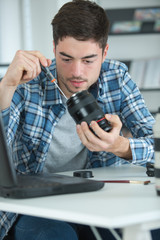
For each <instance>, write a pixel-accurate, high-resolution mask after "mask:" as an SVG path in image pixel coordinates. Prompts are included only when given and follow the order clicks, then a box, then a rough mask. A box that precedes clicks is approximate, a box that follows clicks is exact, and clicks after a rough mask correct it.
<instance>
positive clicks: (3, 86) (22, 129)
mask: <svg viewBox="0 0 160 240" xmlns="http://www.w3.org/2000/svg"><path fill="white" fill-rule="evenodd" d="M52 26H53V40H54V41H53V49H54V54H55V59H56V60H53V61H51V60H49V59H46V58H45V56H43V55H42V54H41V53H40V52H38V51H17V53H16V55H15V57H14V59H13V61H12V63H11V65H10V66H9V68H8V71H7V73H6V75H5V76H4V78H3V79H2V81H1V83H0V107H1V109H2V115H3V119H4V123H5V126H6V127H7V140H8V144H9V146H10V148H11V149H12V156H13V161H14V163H15V168H16V171H17V173H19V174H22V173H23V174H25V173H37V172H42V171H43V172H44V171H45V172H58V171H65V170H75V169H84V168H88V167H103V166H110V165H121V164H124V163H127V162H132V163H133V164H139V165H143V166H145V164H146V162H147V161H152V160H153V157H154V150H153V139H152V125H153V123H154V119H153V117H152V116H151V114H150V113H149V111H148V109H147V108H146V106H145V104H144V100H143V99H142V97H141V94H140V92H139V90H138V88H137V86H136V84H135V83H134V82H133V81H132V80H131V77H130V75H129V74H128V72H127V67H126V66H125V65H124V64H122V63H120V62H118V61H113V60H107V59H106V56H107V51H108V44H107V38H108V28H109V21H108V19H107V16H106V14H105V12H104V10H103V9H102V8H101V7H99V6H98V5H96V4H95V3H92V2H90V1H84V0H79V1H73V2H69V3H67V4H65V5H64V6H63V7H62V8H61V9H60V10H59V12H58V13H57V15H56V16H55V17H54V19H53V21H52ZM40 63H41V64H42V65H43V66H48V67H49V69H50V70H51V72H52V74H53V75H54V76H55V78H56V79H57V82H58V85H59V87H60V88H61V89H62V91H63V92H64V94H65V95H66V96H67V98H69V97H71V96H72V94H74V93H76V92H77V91H81V90H85V89H88V90H89V91H90V92H91V93H92V94H93V95H94V96H95V97H96V99H97V101H98V103H99V105H100V107H101V108H102V109H103V111H104V113H105V117H106V119H107V120H109V122H110V123H111V126H112V130H111V131H110V132H105V131H103V130H102V129H101V128H100V127H99V126H98V124H97V123H96V122H95V121H92V122H91V128H92V129H93V130H94V132H95V133H96V135H97V136H96V135H94V134H93V133H92V132H91V131H90V129H89V127H88V125H87V123H85V122H82V123H81V124H80V125H77V126H76V124H75V123H74V121H73V119H72V118H71V116H70V115H69V113H68V111H67V109H66V100H65V98H64V97H63V95H61V93H60V92H59V90H58V88H57V87H56V86H55V84H54V83H52V82H50V81H49V80H48V79H47V78H46V77H45V75H44V73H43V72H42V71H41V67H40ZM122 124H124V125H125V126H126V127H128V128H129V130H130V131H131V133H132V135H133V138H130V139H128V138H125V137H123V136H122V134H121V128H122ZM62 149H63V154H62ZM0 223H1V230H0V237H1V238H0V239H3V238H4V236H5V235H6V234H7V232H8V231H9V235H11V236H12V239H15V240H19V239H23V240H25V239H70V240H71V239H77V238H78V237H77V236H78V234H81V231H80V229H82V226H78V225H75V224H68V223H63V222H58V221H52V220H44V219H39V218H34V217H27V216H22V215H21V216H17V215H16V214H13V213H4V212H1V220H0ZM10 228H11V229H10ZM105 236H106V235H105ZM82 239H83V240H84V239H92V237H91V236H90V237H89V238H87V237H86V236H85V235H84V236H83V237H82Z"/></svg>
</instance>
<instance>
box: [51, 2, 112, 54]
mask: <svg viewBox="0 0 160 240" xmlns="http://www.w3.org/2000/svg"><path fill="white" fill-rule="evenodd" d="M51 25H52V27H53V39H54V42H55V45H57V44H58V41H59V40H62V39H63V38H64V37H67V36H70V37H73V38H75V39H77V40H81V41H86V40H89V39H93V40H94V41H95V42H97V43H98V44H99V46H100V48H102V50H104V48H105V46H106V43H107V39H108V30H109V20H108V18H107V15H106V13H105V11H104V9H103V8H101V7H100V6H99V5H97V4H96V3H95V2H91V1H88V0H74V1H72V2H68V3H66V4H64V5H63V6H62V7H61V8H60V10H59V11H58V13H57V14H56V15H55V17H54V19H53V20H52V22H51Z"/></svg>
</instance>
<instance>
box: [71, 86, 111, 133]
mask: <svg viewBox="0 0 160 240" xmlns="http://www.w3.org/2000/svg"><path fill="white" fill-rule="evenodd" d="M67 108H68V111H69V113H70V115H71V116H72V118H73V119H74V121H75V122H76V124H80V123H81V122H82V121H84V122H87V123H88V125H90V123H91V121H92V120H94V121H97V123H98V124H99V126H100V127H101V128H102V129H103V130H104V131H106V132H108V131H110V129H111V126H110V124H109V122H108V121H107V119H105V117H104V113H103V111H102V109H101V108H100V106H99V105H98V103H97V101H96V99H95V98H94V97H93V95H92V94H91V93H89V92H88V91H87V90H84V91H81V92H77V93H75V94H73V95H72V96H71V97H70V98H69V99H68V100H67Z"/></svg>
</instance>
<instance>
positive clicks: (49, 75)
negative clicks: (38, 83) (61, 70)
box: [41, 64, 68, 100]
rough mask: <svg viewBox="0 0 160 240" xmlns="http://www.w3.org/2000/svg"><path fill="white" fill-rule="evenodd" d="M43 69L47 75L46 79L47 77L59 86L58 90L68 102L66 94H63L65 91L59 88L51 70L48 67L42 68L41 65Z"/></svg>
mask: <svg viewBox="0 0 160 240" xmlns="http://www.w3.org/2000/svg"><path fill="white" fill-rule="evenodd" d="M41 69H42V71H43V72H44V73H45V74H46V77H47V78H48V79H49V80H50V81H51V82H53V83H54V84H55V85H56V86H57V88H58V89H59V91H60V92H61V93H62V95H63V96H64V97H65V99H66V100H68V98H67V97H66V95H65V94H64V92H63V91H62V90H61V89H60V87H59V86H58V84H57V82H56V79H55V78H54V77H53V75H52V73H51V71H50V70H49V68H48V67H44V66H42V64H41Z"/></svg>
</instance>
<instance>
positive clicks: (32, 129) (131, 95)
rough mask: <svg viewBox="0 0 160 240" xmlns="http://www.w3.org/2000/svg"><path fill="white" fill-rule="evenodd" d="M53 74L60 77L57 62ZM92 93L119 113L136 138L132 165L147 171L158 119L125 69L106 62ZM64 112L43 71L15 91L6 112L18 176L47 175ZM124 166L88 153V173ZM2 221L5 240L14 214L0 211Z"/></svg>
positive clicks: (106, 109) (103, 105)
mask: <svg viewBox="0 0 160 240" xmlns="http://www.w3.org/2000/svg"><path fill="white" fill-rule="evenodd" d="M50 70H51V72H52V74H53V75H54V76H55V77H57V73H56V64H55V60H53V62H52V65H51V66H50ZM90 91H91V92H92V93H93V95H94V96H95V97H96V99H97V101H98V103H99V105H100V107H101V108H102V110H103V111H104V113H110V114H117V115H118V116H119V118H120V119H121V121H122V123H123V125H125V126H126V127H127V128H128V129H129V130H130V132H131V133H132V135H133V138H130V139H129V141H130V147H131V151H132V157H133V159H132V160H131V161H130V162H132V163H133V164H138V165H143V166H145V164H146V162H147V161H152V160H153V158H154V149H153V136H152V126H153V123H154V119H153V117H152V115H151V114H150V113H149V111H148V109H147V107H146V106H145V103H144V100H143V98H142V96H141V94H140V92H139V89H138V88H137V86H136V84H135V83H134V82H133V81H132V79H131V77H130V75H129V74H128V69H127V67H126V66H125V65H124V64H123V63H120V62H118V61H113V60H107V59H106V60H105V62H104V63H103V64H102V68H101V72H100V76H99V78H98V81H97V84H95V85H94V86H93V87H91V89H90ZM65 110H66V108H65V106H64V105H63V103H62V99H61V95H60V93H59V91H58V89H57V87H56V86H55V84H53V83H51V82H50V81H49V80H48V79H46V77H45V75H44V73H43V72H41V74H40V75H39V76H38V77H37V78H35V79H33V80H32V81H30V82H29V83H27V84H23V85H20V86H19V87H18V88H17V90H16V92H15V94H14V97H13V100H12V104H11V107H10V108H8V109H6V110H4V111H3V112H2V114H3V119H4V123H5V126H6V130H7V140H8V144H9V146H10V148H11V149H12V156H13V161H14V164H15V167H16V170H17V172H19V173H25V172H27V173H29V172H31V173H33V172H34V173H37V172H41V171H42V170H43V167H44V163H45V159H46V156H47V152H48V149H49V146H50V142H51V139H52V136H54V129H55V126H56V124H57V123H58V121H59V119H60V118H61V117H62V116H63V114H64V112H65ZM71 127H72V126H71ZM125 163H128V161H126V160H125V159H122V158H119V157H117V156H115V155H114V154H112V153H110V152H90V151H88V165H87V167H89V168H92V167H93V168H94V167H103V166H110V165H121V164H125ZM0 216H1V219H0V226H1V228H0V229H1V230H0V239H3V237H4V236H5V234H6V233H7V231H8V230H9V228H10V226H11V225H12V223H13V222H14V220H15V218H16V214H13V213H4V212H0Z"/></svg>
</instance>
